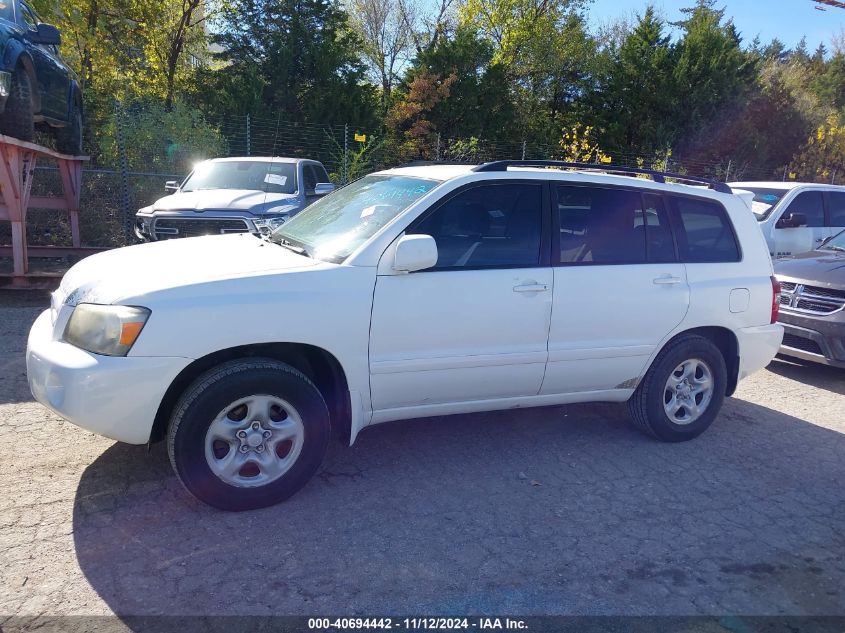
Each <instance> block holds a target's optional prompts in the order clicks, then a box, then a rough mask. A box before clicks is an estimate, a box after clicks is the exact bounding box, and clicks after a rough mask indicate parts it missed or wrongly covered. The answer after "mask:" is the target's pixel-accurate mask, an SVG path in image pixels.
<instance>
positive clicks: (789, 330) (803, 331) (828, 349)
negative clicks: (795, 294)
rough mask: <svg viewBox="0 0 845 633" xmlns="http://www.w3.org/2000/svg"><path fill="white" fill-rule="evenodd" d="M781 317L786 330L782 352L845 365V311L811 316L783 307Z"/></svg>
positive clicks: (779, 319)
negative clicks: (788, 310) (786, 309)
mask: <svg viewBox="0 0 845 633" xmlns="http://www.w3.org/2000/svg"><path fill="white" fill-rule="evenodd" d="M778 321H779V322H780V323H781V324H782V325H783V327H784V332H785V333H784V337H783V343H782V344H781V346H780V350H778V351H779V352H780V353H781V354H783V355H785V356H792V357H794V358H801V359H803V360H809V361H813V362H816V363H821V364H823V365H830V366H831V367H843V368H845V311H842V310H840V311H839V312H834V313H833V314H829V315H819V316H812V315H803V314H795V313H792V312H787V311H785V310H781V312H780V316H779V317H778Z"/></svg>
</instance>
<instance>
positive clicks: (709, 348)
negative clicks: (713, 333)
mask: <svg viewBox="0 0 845 633" xmlns="http://www.w3.org/2000/svg"><path fill="white" fill-rule="evenodd" d="M727 373H728V372H727V367H726V365H725V359H724V357H723V356H722V353H721V351H720V350H719V348H718V347H716V345H714V344H713V342H712V341H710V339H707V338H705V337H703V336H698V335H686V336H682V337H680V338H678V339H676V340H675V341H672V342H671V343H669V345H667V346H666V348H665V349H663V351H661V352H660V354H658V356H657V358H656V359H655V361H654V363H653V364H652V366H651V368H650V369H649V370H648V372H647V373H646V375H645V377H644V378H643V380H642V381H641V382H640V384H639V386H638V387H637V390H636V391H635V392H634V395H632V396H631V399H630V400H629V401H628V408H629V410H630V412H631V418H632V421H633V422H634V425H635V426H636V427H637V428H639V429H640V430H641V431H643V432H645V433H647V434H649V435H651V436H652V437H656V438H657V439H659V440H663V441H665V442H683V441H685V440H691V439H693V438H694V437H697V436H699V435H701V433H703V432H704V431H705V430H706V429H707V428H708V427H709V426H710V425H711V424H712V423H713V420H714V419H715V418H716V416H717V415H718V414H719V410H720V409H721V407H722V402H723V401H724V399H725V391H726V389H727Z"/></svg>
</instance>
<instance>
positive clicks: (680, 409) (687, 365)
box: [663, 358, 713, 425]
mask: <svg viewBox="0 0 845 633" xmlns="http://www.w3.org/2000/svg"><path fill="white" fill-rule="evenodd" d="M712 397H713V372H712V371H711V369H710V366H709V365H708V364H707V363H705V362H704V361H703V360H701V359H700V358H690V359H689V360H685V361H684V362H683V363H681V364H680V365H678V366H677V367H675V370H674V371H673V372H672V373H671V374H669V379H668V380H667V381H666V387H665V388H664V389H663V409H664V410H665V411H666V415H667V416H669V419H670V420H671V421H672V422H674V423H675V424H681V425H685V424H692V423H693V422H695V421H696V420H697V419H698V418H700V417H701V416H702V415H703V414H704V412H705V411H706V410H707V407H708V406H709V405H710V400H711V399H712Z"/></svg>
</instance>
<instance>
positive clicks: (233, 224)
mask: <svg viewBox="0 0 845 633" xmlns="http://www.w3.org/2000/svg"><path fill="white" fill-rule="evenodd" d="M165 190H166V191H168V192H171V195H168V196H165V197H164V198H160V199H159V200H156V201H155V202H154V203H153V204H152V205H150V206H148V207H144V208H143V209H140V210H139V211H138V213H137V214H135V235H137V236H138V238H140V239H141V240H143V241H155V240H164V239H170V238H174V237H195V236H198V235H220V234H225V233H254V234H256V235H259V234H263V235H269V234H270V233H271V232H272V231H273V230H274V229H276V228H278V227H279V226H281V225H282V224H284V222H286V221H287V220H288V219H290V218H291V217H292V216H294V215H296V214H297V213H298V212H299V211H302V209H304V208H305V207H307V206H308V205H309V204H311V203H312V202H314V201H315V200H316V199H317V198H319V197H320V196H323V195H325V194H327V193H329V192H331V191H334V185H333V184H331V183H330V182H329V175H328V174H327V173H326V169H325V167H323V165H322V163H320V162H318V161H315V160H305V159H299V158H271V157H241V158H237V157H235V158H214V159H211V160H207V161H203V162H202V163H199V164H198V165H196V166H195V167H194V170H193V171H192V172H191V173H190V174H189V175H188V177H187V178H185V180H184V181H183V182H182V184H181V185H180V184H179V183H178V182H176V181H170V182H168V183H166V184H165Z"/></svg>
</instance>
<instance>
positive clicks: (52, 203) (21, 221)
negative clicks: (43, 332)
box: [0, 134, 100, 287]
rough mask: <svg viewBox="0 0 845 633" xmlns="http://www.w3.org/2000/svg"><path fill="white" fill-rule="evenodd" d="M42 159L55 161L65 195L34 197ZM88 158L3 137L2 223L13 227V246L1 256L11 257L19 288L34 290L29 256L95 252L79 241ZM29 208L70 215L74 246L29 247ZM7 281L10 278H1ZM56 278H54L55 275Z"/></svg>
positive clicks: (0, 166) (0, 177)
mask: <svg viewBox="0 0 845 633" xmlns="http://www.w3.org/2000/svg"><path fill="white" fill-rule="evenodd" d="M39 159H48V160H50V161H54V162H55V163H56V165H57V166H58V170H59V174H60V175H61V179H62V195H60V196H33V195H30V192H31V190H32V179H33V176H34V175H35V167H36V164H37V162H38V160H39ZM87 160H88V157H87V156H70V155H68V154H60V153H58V152H55V151H53V150H51V149H49V148H47V147H42V146H41V145H36V144H34V143H28V142H26V141H21V140H18V139H16V138H12V137H10V136H4V135H2V134H0V221H3V220H6V221H9V222H10V223H11V225H12V244H11V247H9V246H0V256H6V257H8V256H9V255H11V257H12V274H11V277H12V284H13V285H14V286H17V287H33V286H35V285H38V284H36V283H32V282H33V281H36V279H34V278H43V277H44V275H31V274H30V272H29V255H30V253H31V254H32V255H34V256H40V257H63V256H66V255H75V254H79V255H87V254H90V253H91V252H93V251H95V250H100V249H88V248H82V246H81V243H80V239H79V195H80V186H81V184H82V165H83V163H85V162H86V161H87ZM29 209H54V210H56V211H60V212H63V213H67V214H68V218H69V220H70V233H71V242H72V243H71V247H70V248H67V247H57V246H41V247H34V246H32V247H28V246H27V239H26V214H27V211H29ZM2 276H3V277H6V278H8V277H9V275H2ZM54 277H55V275H54Z"/></svg>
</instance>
